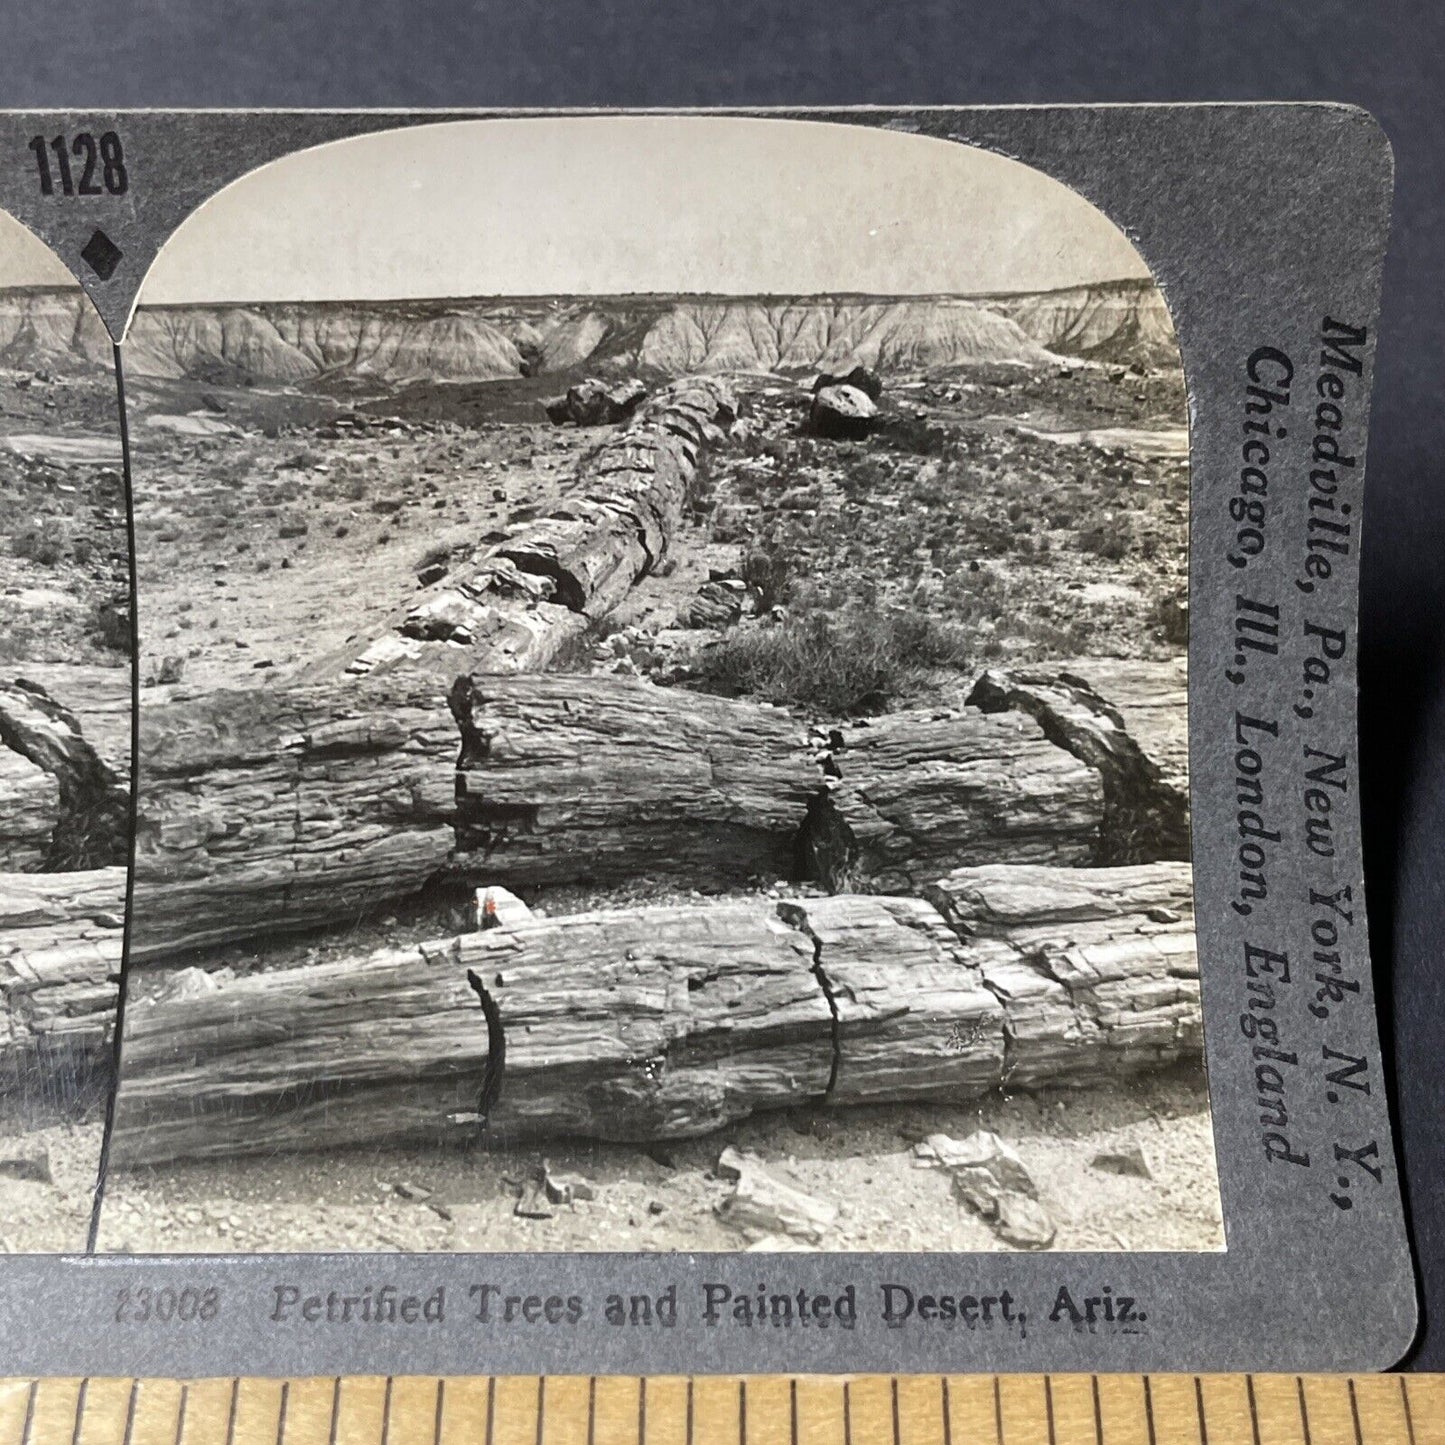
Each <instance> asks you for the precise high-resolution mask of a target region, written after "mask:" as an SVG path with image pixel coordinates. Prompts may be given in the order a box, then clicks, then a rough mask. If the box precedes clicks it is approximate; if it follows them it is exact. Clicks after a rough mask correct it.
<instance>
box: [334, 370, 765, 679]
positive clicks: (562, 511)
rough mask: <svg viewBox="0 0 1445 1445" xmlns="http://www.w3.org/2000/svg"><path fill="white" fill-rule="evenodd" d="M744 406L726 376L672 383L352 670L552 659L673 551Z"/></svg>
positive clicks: (515, 667)
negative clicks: (707, 452) (533, 515)
mask: <svg viewBox="0 0 1445 1445" xmlns="http://www.w3.org/2000/svg"><path fill="white" fill-rule="evenodd" d="M736 411H737V407H736V402H735V401H734V399H733V396H732V393H731V392H730V391H729V390H728V388H727V386H726V385H725V384H724V383H723V382H721V381H719V380H717V379H716V378H713V377H689V378H686V379H684V380H682V381H677V382H674V383H673V384H672V385H671V386H668V387H664V388H663V389H662V390H661V391H659V392H658V393H657V394H656V395H655V396H653V397H651V398H650V399H649V400H647V401H646V402H645V403H643V404H642V405H641V406H639V407H638V409H637V410H636V412H635V413H634V414H633V416H632V418H631V420H630V421H629V422H628V424H627V425H626V426H625V427H624V428H623V429H622V430H621V431H619V432H617V433H615V434H614V435H612V436H610V437H608V438H607V439H606V440H605V441H603V442H602V443H601V444H600V445H599V446H598V447H596V448H595V449H594V450H593V451H591V452H589V453H588V454H587V455H586V456H584V457H583V458H582V459H581V461H580V462H579V463H578V465H577V470H576V474H575V476H574V477H573V480H572V483H571V485H570V486H569V488H568V489H567V491H566V493H565V494H564V496H563V497H562V498H561V500H560V501H559V502H558V504H557V505H556V507H554V508H553V510H552V512H551V514H550V515H548V516H546V517H539V518H538V519H537V520H536V521H533V522H529V523H527V524H526V525H525V526H523V527H522V528H520V529H519V530H518V531H517V533H516V534H515V535H514V536H512V537H510V538H508V539H507V540H505V541H503V542H499V543H497V544H496V545H494V546H492V547H490V548H489V549H487V551H486V552H485V553H484V554H483V555H482V556H481V557H479V558H478V559H477V560H476V561H474V562H472V563H470V564H469V565H467V566H465V567H460V568H457V569H456V570H454V571H452V572H450V573H449V574H448V575H447V577H446V578H445V579H443V580H442V581H441V582H438V583H436V584H434V585H433V586H432V587H430V588H428V589H427V591H426V593H425V595H424V596H423V598H422V600H421V601H420V602H417V603H415V604H414V605H411V606H409V607H408V608H407V609H406V611H405V612H404V613H403V614H401V615H400V616H398V618H397V619H396V621H395V624H394V626H393V627H392V628H391V629H389V630H388V631H387V632H386V633H385V634H384V635H383V636H382V637H380V638H378V639H377V640H376V641H375V642H374V643H373V644H372V645H371V646H369V647H368V648H366V650H365V651H363V652H362V653H361V655H360V656H359V657H353V658H349V659H346V660H345V671H346V672H348V673H351V674H353V675H364V674H367V673H373V672H387V671H392V670H394V669H396V668H398V667H405V668H407V669H414V668H432V669H439V670H440V671H441V672H442V673H445V674H446V675H447V677H448V680H450V678H451V677H453V676H455V675H456V674H457V673H459V672H462V671H464V670H467V669H476V670H485V671H488V672H512V671H517V672H529V671H536V670H537V669H539V668H541V667H544V666H545V665H546V664H547V663H548V662H549V661H550V660H551V659H552V658H553V657H555V656H556V654H557V652H558V650H559V649H560V648H562V647H563V646H564V645H565V644H566V643H567V642H568V641H570V640H571V639H573V638H575V637H577V636H578V635H579V634H580V633H581V632H582V631H583V630H584V629H585V628H586V626H587V624H588V623H589V622H590V621H593V620H595V619H596V618H598V617H602V616H604V615H605V614H606V613H608V612H610V611H611V610H612V608H614V607H615V606H616V605H617V604H618V602H620V601H621V600H622V599H623V598H624V597H626V595H627V594H628V592H629V591H631V589H632V588H633V586H634V585H635V584H636V583H637V582H638V581H640V580H641V579H642V578H643V577H645V576H646V575H647V574H648V573H650V572H651V571H652V570H653V569H654V568H656V567H657V566H658V564H659V563H661V562H662V560H663V559H664V558H665V557H666V556H667V553H668V549H669V547H670V546H671V543H672V538H673V535H674V533H675V532H676V530H677V527H678V525H679V524H680V522H681V519H682V512H683V504H684V501H685V499H686V495H687V489H688V486H689V484H690V483H691V480H692V478H693V476H694V474H695V472H696V470H697V461H698V457H699V455H700V453H701V451H702V449H703V448H704V447H705V446H707V445H710V444H712V443H715V442H717V441H720V440H721V439H722V437H723V435H724V428H725V427H728V426H731V424H732V422H733V420H734V418H735V416H736Z"/></svg>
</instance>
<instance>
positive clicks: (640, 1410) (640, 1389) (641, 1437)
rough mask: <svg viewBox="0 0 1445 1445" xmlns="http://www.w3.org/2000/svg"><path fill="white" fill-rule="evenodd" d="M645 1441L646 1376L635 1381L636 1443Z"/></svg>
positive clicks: (643, 1444)
mask: <svg viewBox="0 0 1445 1445" xmlns="http://www.w3.org/2000/svg"><path fill="white" fill-rule="evenodd" d="M646 1442H647V1376H646V1375H643V1376H642V1378H641V1379H640V1380H638V1382H637V1445H646Z"/></svg>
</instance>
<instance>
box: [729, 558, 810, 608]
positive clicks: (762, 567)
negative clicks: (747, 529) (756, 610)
mask: <svg viewBox="0 0 1445 1445" xmlns="http://www.w3.org/2000/svg"><path fill="white" fill-rule="evenodd" d="M796 571H797V558H796V557H795V556H794V554H793V552H792V551H791V550H790V549H789V548H788V547H786V546H784V545H783V544H782V543H779V542H776V541H772V542H765V543H763V544H762V545H761V546H758V547H753V548H752V549H750V550H749V551H748V552H747V554H746V555H745V556H744V557H743V562H742V566H741V568H739V572H738V575H739V576H740V577H741V578H742V579H743V581H744V582H746V583H747V584H748V586H749V587H751V588H752V589H753V591H754V592H756V593H757V596H758V605H759V606H760V607H761V608H762V610H763V611H765V612H766V611H767V610H768V609H769V608H772V607H777V606H779V605H780V604H781V603H784V602H786V601H787V600H788V599H789V597H791V596H792V592H793V583H794V577H795V573H796Z"/></svg>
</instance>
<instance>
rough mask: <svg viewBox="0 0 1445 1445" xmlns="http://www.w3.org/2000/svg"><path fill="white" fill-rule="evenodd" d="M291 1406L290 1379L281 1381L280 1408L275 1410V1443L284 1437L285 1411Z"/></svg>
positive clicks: (280, 1442) (279, 1442)
mask: <svg viewBox="0 0 1445 1445" xmlns="http://www.w3.org/2000/svg"><path fill="white" fill-rule="evenodd" d="M290 1406H291V1381H290V1380H282V1381H281V1408H280V1409H279V1410H278V1411H277V1412H276V1445H282V1441H284V1440H285V1438H286V1411H287V1410H288V1409H289V1408H290Z"/></svg>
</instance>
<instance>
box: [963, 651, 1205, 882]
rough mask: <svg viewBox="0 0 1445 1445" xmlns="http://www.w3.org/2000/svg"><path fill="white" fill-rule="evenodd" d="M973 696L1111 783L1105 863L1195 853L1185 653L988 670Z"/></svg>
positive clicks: (1102, 857)
mask: <svg viewBox="0 0 1445 1445" xmlns="http://www.w3.org/2000/svg"><path fill="white" fill-rule="evenodd" d="M968 700H969V702H970V703H972V704H973V705H974V706H975V707H979V708H982V709H983V710H984V711H985V712H1003V711H1018V712H1026V713H1028V714H1029V716H1030V717H1033V718H1035V719H1036V720H1037V721H1038V723H1039V725H1040V726H1041V727H1042V728H1043V730H1044V735H1045V736H1046V737H1047V738H1048V739H1049V740H1050V741H1051V742H1053V743H1056V744H1057V745H1058V746H1059V747H1061V748H1064V749H1066V750H1067V751H1069V752H1070V753H1072V754H1073V755H1074V756H1075V757H1076V758H1078V759H1079V760H1080V761H1081V762H1084V763H1087V764H1088V765H1089V766H1090V767H1092V768H1097V769H1098V771H1099V774H1100V776H1101V777H1102V779H1103V783H1104V804H1105V808H1104V823H1103V829H1102V832H1101V835H1100V847H1099V854H1098V858H1097V859H1096V861H1097V862H1099V863H1149V862H1153V861H1155V860H1156V859H1161V858H1173V859H1184V858H1188V857H1189V736H1188V724H1189V689H1188V680H1187V676H1186V666H1185V661H1184V659H1183V658H1176V659H1173V660H1172V661H1168V662H1131V661H1123V660H1117V661H1116V660H1109V659H1095V658H1090V659H1086V660H1082V661H1076V662H1067V663H1059V664H1057V665H1056V666H1048V667H1032V668H1024V669H1020V670H1018V671H999V670H994V671H989V672H986V673H984V675H983V676H982V677H981V678H980V679H979V681H978V683H977V684H976V685H975V687H974V689H973V691H972V693H971V694H970V696H969V699H968Z"/></svg>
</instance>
